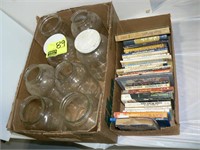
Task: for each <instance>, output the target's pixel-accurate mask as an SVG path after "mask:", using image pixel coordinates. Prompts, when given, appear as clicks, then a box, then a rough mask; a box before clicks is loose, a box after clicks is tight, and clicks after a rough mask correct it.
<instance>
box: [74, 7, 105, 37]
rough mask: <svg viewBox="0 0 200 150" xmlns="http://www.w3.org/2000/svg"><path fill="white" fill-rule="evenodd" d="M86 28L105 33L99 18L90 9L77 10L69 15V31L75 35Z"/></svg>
mask: <svg viewBox="0 0 200 150" xmlns="http://www.w3.org/2000/svg"><path fill="white" fill-rule="evenodd" d="M86 29H95V30H97V31H99V32H100V33H104V34H105V33H106V32H107V31H106V29H105V27H104V25H103V23H102V20H101V18H100V17H99V16H98V15H97V14H96V13H94V12H92V11H87V10H78V11H76V12H75V13H74V14H72V16H71V32H72V34H73V36H74V37H76V36H77V35H78V34H79V33H80V32H82V31H83V30H86Z"/></svg>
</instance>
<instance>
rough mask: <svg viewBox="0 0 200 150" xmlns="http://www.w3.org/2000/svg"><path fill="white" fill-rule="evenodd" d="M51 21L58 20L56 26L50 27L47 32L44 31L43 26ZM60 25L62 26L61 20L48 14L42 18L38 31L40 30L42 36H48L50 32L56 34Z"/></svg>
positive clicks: (57, 16) (55, 15)
mask: <svg viewBox="0 0 200 150" xmlns="http://www.w3.org/2000/svg"><path fill="white" fill-rule="evenodd" d="M51 19H57V20H58V22H57V24H56V25H55V26H54V27H52V28H51V29H50V30H49V31H44V26H45V25H46V23H48V22H49V21H50V20H51ZM61 24H62V19H61V17H60V16H59V15H58V14H49V15H47V16H45V17H44V18H42V20H41V22H40V25H39V29H40V32H41V33H42V34H43V35H45V36H50V35H51V33H52V32H58V31H59V28H60V26H61Z"/></svg>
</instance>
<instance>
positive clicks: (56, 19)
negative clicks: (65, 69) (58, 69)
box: [36, 14, 76, 67]
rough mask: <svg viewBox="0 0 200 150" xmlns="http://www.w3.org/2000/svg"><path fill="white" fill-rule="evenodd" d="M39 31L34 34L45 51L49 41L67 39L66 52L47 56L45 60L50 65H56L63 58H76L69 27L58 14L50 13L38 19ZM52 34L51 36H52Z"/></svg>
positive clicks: (69, 59) (71, 59) (70, 59)
mask: <svg viewBox="0 0 200 150" xmlns="http://www.w3.org/2000/svg"><path fill="white" fill-rule="evenodd" d="M38 28H39V32H40V35H41V36H36V40H37V42H38V43H40V45H41V46H42V47H43V49H44V52H45V53H47V46H48V44H47V43H49V42H48V40H49V41H51V42H52V39H53V41H56V40H58V41H59V39H60V38H61V37H63V38H66V41H67V52H66V53H64V54H60V55H57V56H52V57H48V58H47V61H48V63H49V64H50V65H52V66H54V67H55V66H56V65H57V64H58V63H60V62H61V61H63V60H68V61H74V60H76V53H75V48H74V45H73V43H74V41H73V38H72V37H70V36H69V35H71V33H69V32H70V29H69V28H70V27H69V26H68V25H67V24H66V23H64V21H63V20H62V18H61V17H60V16H58V14H50V15H47V16H45V17H43V18H42V19H41V21H39V25H38ZM52 36H53V38H52Z"/></svg>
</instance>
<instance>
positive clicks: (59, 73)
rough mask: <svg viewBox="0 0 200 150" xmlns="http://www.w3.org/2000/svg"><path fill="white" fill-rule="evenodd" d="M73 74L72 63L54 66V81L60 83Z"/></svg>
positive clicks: (64, 62) (65, 62)
mask: <svg viewBox="0 0 200 150" xmlns="http://www.w3.org/2000/svg"><path fill="white" fill-rule="evenodd" d="M72 72H73V66H72V63H70V62H67V61H63V62H61V63H60V64H58V65H57V66H56V71H55V77H56V79H58V80H60V81H62V80H64V79H66V78H67V77H69V76H70V75H71V74H72Z"/></svg>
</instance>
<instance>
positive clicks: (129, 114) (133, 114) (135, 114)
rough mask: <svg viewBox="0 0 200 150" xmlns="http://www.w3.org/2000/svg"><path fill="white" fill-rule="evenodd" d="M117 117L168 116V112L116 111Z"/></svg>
mask: <svg viewBox="0 0 200 150" xmlns="http://www.w3.org/2000/svg"><path fill="white" fill-rule="evenodd" d="M114 117H115V118H129V117H149V118H168V113H167V112H114Z"/></svg>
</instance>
